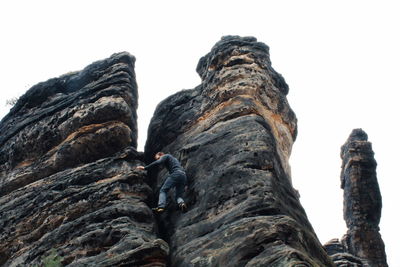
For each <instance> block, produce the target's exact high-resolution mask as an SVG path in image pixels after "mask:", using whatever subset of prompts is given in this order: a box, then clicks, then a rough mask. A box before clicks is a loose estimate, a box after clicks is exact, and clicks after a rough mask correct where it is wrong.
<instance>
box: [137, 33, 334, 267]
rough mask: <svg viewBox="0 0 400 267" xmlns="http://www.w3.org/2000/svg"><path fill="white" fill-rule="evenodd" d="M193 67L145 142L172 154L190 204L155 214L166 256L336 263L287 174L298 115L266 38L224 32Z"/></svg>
mask: <svg viewBox="0 0 400 267" xmlns="http://www.w3.org/2000/svg"><path fill="white" fill-rule="evenodd" d="M197 71H198V73H199V75H200V76H201V78H202V83H201V85H200V86H198V87H197V88H195V89H193V90H185V91H181V92H179V93H177V94H175V95H173V96H171V97H169V98H167V99H166V100H164V101H163V102H162V103H160V104H159V106H158V107H157V109H156V111H155V114H154V117H153V119H152V121H151V124H150V127H149V136H148V141H147V143H146V150H145V154H146V159H147V161H151V159H152V156H153V154H154V153H155V152H156V151H159V150H161V151H165V152H169V153H171V154H173V155H175V156H176V157H178V158H179V159H180V160H181V162H182V164H183V166H184V167H185V169H186V170H187V174H188V177H189V191H188V192H187V194H186V198H187V201H188V203H189V210H188V212H187V213H185V214H181V213H179V212H177V211H176V207H175V205H174V204H171V205H170V206H169V207H168V213H167V214H166V215H163V216H161V218H160V220H161V224H162V225H163V233H164V236H165V237H166V238H167V241H168V242H169V243H170V248H171V266H333V263H332V261H331V260H330V258H329V257H328V255H327V254H326V252H325V250H324V249H323V247H322V245H321V244H320V243H319V241H318V239H317V237H316V235H315V233H314V231H313V229H312V227H311V225H310V223H309V221H308V219H307V217H306V214H305V212H304V210H303V208H302V206H301V205H300V202H299V199H298V194H297V192H296V190H294V189H293V187H292V184H291V178H290V167H289V164H288V159H289V156H290V152H291V148H292V144H293V142H294V140H295V137H296V131H297V130H296V117H295V115H294V113H293V112H292V110H291V109H290V107H289V104H288V102H287V100H286V94H287V93H288V86H287V84H286V83H285V81H284V79H283V78H282V77H281V75H280V74H278V73H277V72H275V71H274V70H273V69H272V67H271V62H270V59H269V48H268V47H267V46H266V45H265V44H263V43H260V42H257V40H256V39H255V38H253V37H246V38H240V37H234V36H228V37H224V38H222V40H221V41H220V42H218V43H217V44H216V45H215V46H214V47H213V48H212V50H211V52H210V53H208V54H207V55H206V56H204V57H203V58H202V59H201V60H200V62H199V64H198V67H197ZM163 174H164V173H163V172H162V173H160V174H159V175H158V176H156V175H155V174H151V175H152V176H153V178H154V182H155V184H156V185H158V186H159V185H160V184H161V182H162V176H163Z"/></svg>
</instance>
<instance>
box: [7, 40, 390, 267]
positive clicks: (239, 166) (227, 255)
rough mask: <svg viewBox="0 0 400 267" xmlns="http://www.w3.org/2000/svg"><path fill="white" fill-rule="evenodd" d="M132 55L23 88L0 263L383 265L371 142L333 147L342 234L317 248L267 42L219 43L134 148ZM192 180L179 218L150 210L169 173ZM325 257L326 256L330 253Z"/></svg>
mask: <svg viewBox="0 0 400 267" xmlns="http://www.w3.org/2000/svg"><path fill="white" fill-rule="evenodd" d="M134 64H135V58H134V57H133V56H131V55H129V54H128V53H118V54H114V55H112V56H111V57H110V58H108V59H105V60H102V61H98V62H95V63H93V64H91V65H89V66H88V67H86V68H85V69H84V70H82V71H79V72H74V73H69V74H66V75H63V76H61V77H59V78H54V79H50V80H48V81H46V82H43V83H40V84H38V85H36V86H34V87H32V88H31V89H30V90H29V91H28V92H27V93H26V94H25V95H24V96H22V97H21V98H20V99H19V100H18V102H17V103H16V105H15V106H14V107H13V108H12V110H11V111H10V113H9V114H8V115H7V116H6V117H4V118H3V119H2V121H1V122H0V214H1V216H0V229H1V230H0V266H7V267H8V266H13V267H17V266H40V265H41V263H42V262H43V258H44V257H46V256H48V255H49V254H53V253H56V255H58V256H59V257H60V258H61V262H62V264H63V266H74V267H75V266H98V267H106V266H174V267H175V266H176V267H179V266H181V267H190V266H193V267H203V266H204V267H205V266H207V267H208V266H233V267H235V266H237V267H239V266H240V267H241V266H284V267H286V266H299V267H300V266H324V267H326V266H335V265H336V266H387V264H386V256H385V251H384V244H383V241H382V239H381V237H380V235H379V220H380V211H381V206H382V203H381V196H380V193H379V186H378V183H377V179H376V172H375V167H376V162H375V160H374V158H373V152H372V149H371V143H369V142H368V140H367V136H366V134H365V133H364V132H362V131H361V130H355V131H354V132H353V133H352V135H351V136H350V138H349V140H348V141H347V142H346V144H345V145H344V146H343V147H342V158H343V169H342V175H341V179H342V188H343V189H344V196H345V197H344V198H345V208H344V209H345V220H346V223H347V226H348V228H349V230H348V232H347V234H346V235H345V237H344V238H343V239H342V240H341V241H339V240H338V239H334V240H331V241H330V242H329V243H328V244H326V245H325V247H323V246H322V245H321V244H320V242H319V240H318V239H317V237H316V235H315V233H314V230H313V228H312V226H311V224H310V222H309V221H308V219H307V216H306V213H305V211H304V209H303V208H302V206H301V204H300V201H299V194H298V192H297V191H296V190H295V189H294V188H293V187H292V183H291V173H290V166H289V157H290V153H291V148H292V145H293V142H294V141H295V139H296V134H297V119H296V116H295V114H294V113H293V111H292V110H291V108H290V106H289V104H288V101H287V99H286V95H287V94H288V91H289V88H288V85H287V84H286V82H285V80H284V79H283V77H282V76H281V75H280V74H279V73H277V72H276V71H275V70H274V69H273V68H272V67H271V62H270V59H269V48H268V46H266V45H265V44H263V43H260V42H257V40H256V39H255V38H253V37H238V36H227V37H223V38H222V39H221V41H219V42H218V43H217V44H216V45H215V46H214V47H213V48H212V50H211V52H210V53H208V54H207V55H205V56H204V57H203V58H201V59H200V61H199V64H198V67H197V72H198V73H199V75H200V77H201V78H202V83H201V84H200V85H199V86H197V87H196V88H194V89H190V90H183V91H181V92H178V93H176V94H174V95H172V96H170V97H168V98H167V99H165V100H164V101H162V102H161V103H160V104H159V105H158V107H157V109H156V111H155V113H154V116H153V118H152V121H151V123H150V126H149V134H148V139H147V143H146V147H145V152H144V153H143V152H138V151H137V150H136V147H137V141H136V140H137V122H136V109H137V101H138V96H137V94H138V93H137V85H136V79H135V73H134ZM157 151H164V152H167V153H171V154H172V155H174V156H176V157H177V158H178V159H179V160H180V161H181V163H182V165H183V167H184V168H185V169H186V171H187V175H188V178H189V180H188V191H187V192H186V193H185V196H184V197H185V199H186V201H187V204H188V207H189V208H188V211H187V212H186V213H182V212H180V211H178V210H177V207H176V204H175V203H174V201H170V202H169V205H168V207H167V212H165V213H163V214H162V215H160V216H155V215H154V214H153V213H152V211H151V209H150V208H149V207H150V206H152V205H154V203H155V200H156V199H155V196H156V195H157V190H158V189H159V187H160V186H161V184H162V182H163V177H164V176H165V174H166V173H165V170H164V171H161V172H159V173H158V172H156V171H155V170H153V171H152V172H149V173H146V172H145V171H140V170H136V169H135V166H138V165H144V164H145V162H146V163H149V162H151V161H153V155H154V154H155V153H156V152H157ZM329 255H330V256H331V257H329Z"/></svg>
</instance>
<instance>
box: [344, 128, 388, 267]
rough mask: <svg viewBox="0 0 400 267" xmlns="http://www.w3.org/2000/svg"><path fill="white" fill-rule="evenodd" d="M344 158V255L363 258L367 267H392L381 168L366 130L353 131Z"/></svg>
mask: <svg viewBox="0 0 400 267" xmlns="http://www.w3.org/2000/svg"><path fill="white" fill-rule="evenodd" d="M341 157H342V159H343V164H342V172H341V187H342V189H343V190H344V219H345V221H346V225H347V228H348V231H347V234H346V235H345V236H344V237H343V239H342V244H343V247H344V251H345V252H348V253H350V254H352V255H355V256H357V257H358V258H360V259H361V260H362V261H363V264H364V265H363V266H374V267H381V266H382V267H384V266H388V265H387V263H386V253H385V245H384V243H383V240H382V238H381V235H380V233H379V221H380V218H381V209H382V198H381V193H380V190H379V184H378V180H377V176H376V165H377V164H376V161H375V159H374V152H373V150H372V145H371V143H370V142H368V136H367V134H366V133H365V132H364V131H363V130H361V129H355V130H353V132H352V133H351V134H350V137H349V139H348V140H347V142H346V143H345V144H344V145H343V146H342V150H341Z"/></svg>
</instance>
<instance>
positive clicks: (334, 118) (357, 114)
mask: <svg viewBox="0 0 400 267" xmlns="http://www.w3.org/2000/svg"><path fill="white" fill-rule="evenodd" d="M139 3H140V4H139ZM399 11H400V9H399V6H398V5H397V3H396V1H382V0H380V1H366V0H364V1H356V0H353V1H349V0H347V1H338V0H336V1H321V0H315V1H283V0H276V1H266V0H264V1H251V0H246V1H244V0H243V1H233V0H230V1H215V0H214V1H204V0H203V1H189V0H186V1H140V2H139V1H99V0H97V1H88V0H86V1H71V0H70V1H54V0H51V1H18V0H2V1H1V2H0V35H1V37H0V38H1V39H0V40H1V41H0V86H1V89H0V94H1V97H0V101H1V102H0V118H2V117H3V116H4V115H5V114H6V113H7V112H8V110H9V108H10V107H9V106H7V107H6V106H5V102H6V100H7V99H10V98H13V97H18V96H20V95H22V94H23V93H24V92H25V91H26V90H27V89H29V88H30V87H31V86H33V85H34V84H36V83H38V82H41V81H44V80H47V79H49V78H52V77H57V76H59V75H61V74H64V73H66V72H69V71H74V70H80V69H82V68H84V67H85V66H87V65H88V64H90V63H91V62H93V61H96V60H99V59H103V58H106V57H108V56H110V55H111V54H112V53H115V52H120V51H128V52H130V53H131V54H133V55H134V56H135V57H136V58H137V61H136V75H137V82H138V85H139V109H138V116H139V128H140V130H139V144H140V147H139V150H142V149H143V143H144V142H145V138H146V134H147V125H148V123H149V120H150V118H151V116H152V114H153V111H154V109H155V106H156V105H157V104H158V103H159V102H160V101H161V100H163V99H164V98H165V97H167V96H169V95H171V94H172V93H175V92H177V91H179V90H181V89H188V88H194V87H195V86H196V85H198V84H199V83H200V78H199V77H198V75H197V73H196V71H195V68H196V65H197V62H198V60H199V59H200V57H201V56H203V55H205V54H206V53H207V52H209V51H210V49H211V47H212V46H213V45H214V44H215V43H216V42H217V41H218V40H219V39H220V37H221V36H223V35H228V34H230V35H242V36H248V35H251V36H255V37H257V39H258V40H259V41H261V42H264V43H266V44H267V45H268V46H269V47H270V53H271V60H272V65H273V67H274V68H275V70H276V71H278V72H279V73H281V74H282V75H283V76H284V77H285V79H286V81H287V83H288V84H289V87H290V91H289V95H288V99H289V103H290V105H291V107H292V109H293V110H294V112H295V113H296V115H297V118H298V126H299V134H298V138H297V141H296V143H295V145H294V148H293V153H292V157H291V166H292V179H293V183H294V186H295V188H297V189H298V190H299V191H300V194H301V202H302V204H303V206H304V208H305V210H306V212H307V214H308V217H309V219H310V221H311V223H312V225H313V227H314V229H315V231H316V233H317V234H318V236H319V238H320V240H321V242H322V243H325V242H327V241H328V240H330V239H331V238H335V237H337V238H341V237H342V235H343V234H345V232H346V227H345V223H344V221H343V214H342V208H343V207H342V205H343V204H342V201H343V200H342V195H343V192H342V190H341V189H340V187H339V180H340V179H339V174H340V165H341V160H340V156H339V152H340V146H341V145H342V144H343V143H344V142H345V141H346V139H347V137H348V136H349V134H350V132H351V130H352V129H353V128H363V129H364V130H365V131H366V132H367V133H368V135H369V140H370V141H371V142H372V144H373V149H374V151H375V154H376V160H377V162H378V170H377V171H378V181H379V184H380V188H381V193H382V198H383V210H382V219H381V224H380V227H381V234H382V237H383V240H384V242H385V244H386V253H387V256H388V262H389V265H390V266H400V255H399V253H398V249H399V245H398V244H399V238H400V235H399V231H400V230H399V227H398V226H397V221H396V219H397V218H399V217H398V214H397V212H396V211H398V210H399V208H398V204H399V197H398V195H399V194H398V193H397V192H398V186H399V184H400V183H399V178H400V177H399V173H398V170H397V167H396V166H397V164H399V163H398V161H397V160H398V151H400V145H399V142H398V139H399V137H398V132H399V130H400V127H399V124H398V121H399V118H398V115H399V112H398V108H397V106H396V104H397V103H398V90H399V89H400V86H399V84H400V83H399V80H398V77H396V75H397V76H398V75H399V62H400V52H399V49H400V37H399V26H400V16H399ZM396 204H397V205H396Z"/></svg>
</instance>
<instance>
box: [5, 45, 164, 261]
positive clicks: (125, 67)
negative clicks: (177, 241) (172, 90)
mask: <svg viewBox="0 0 400 267" xmlns="http://www.w3.org/2000/svg"><path fill="white" fill-rule="evenodd" d="M134 62H135V59H134V57H132V56H130V55H129V54H128V53H119V54H115V55H113V56H111V57H110V58H108V59H106V60H103V61H99V62H95V63H93V64H92V65H90V66H88V67H87V68H85V69H84V70H83V71H81V72H76V73H70V74H67V75H64V76H62V77H60V78H55V79H51V80H48V81H47V82H44V83H40V84H38V85H36V86H34V87H32V88H31V89H30V90H29V91H28V92H27V93H26V94H25V95H24V96H22V97H21V98H20V99H19V101H18V103H17V104H16V105H15V107H14V108H13V109H12V110H11V112H10V113H9V114H8V115H7V116H6V117H5V118H4V119H3V120H2V121H1V123H0V133H1V135H0V166H1V167H0V214H1V217H0V229H1V230H0V266H33V265H35V264H39V263H40V261H41V258H42V257H43V256H46V255H48V254H49V253H50V251H51V249H55V251H56V253H57V254H58V255H60V256H61V257H62V258H63V260H62V263H63V264H64V265H67V266H165V265H166V259H167V255H168V249H169V248H168V245H167V244H166V243H165V242H164V241H163V240H161V239H159V238H157V236H156V233H157V226H156V222H155V219H154V216H153V214H152V212H151V210H150V208H149V206H148V205H147V203H149V201H152V200H151V196H152V190H151V188H150V187H149V186H148V185H147V184H146V183H145V181H144V178H145V176H144V174H143V173H142V172H137V171H134V169H133V166H135V165H138V164H143V163H141V161H140V159H142V158H143V154H141V153H138V152H136V149H135V148H136V136H137V129H136V128H137V126H136V108H137V86H136V81H135V74H134Z"/></svg>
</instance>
